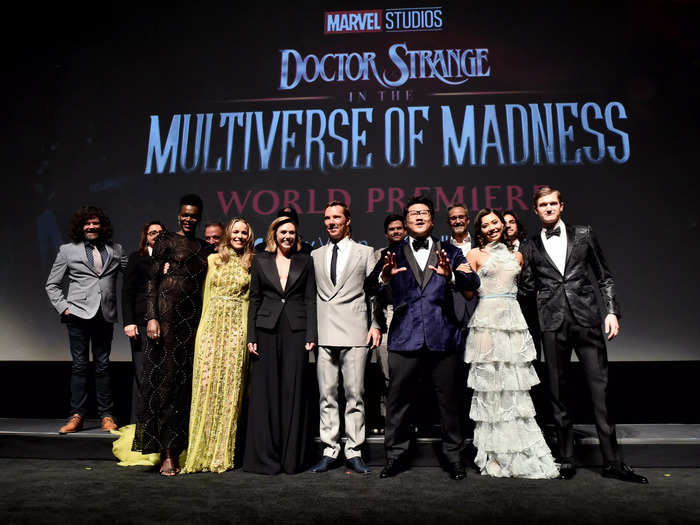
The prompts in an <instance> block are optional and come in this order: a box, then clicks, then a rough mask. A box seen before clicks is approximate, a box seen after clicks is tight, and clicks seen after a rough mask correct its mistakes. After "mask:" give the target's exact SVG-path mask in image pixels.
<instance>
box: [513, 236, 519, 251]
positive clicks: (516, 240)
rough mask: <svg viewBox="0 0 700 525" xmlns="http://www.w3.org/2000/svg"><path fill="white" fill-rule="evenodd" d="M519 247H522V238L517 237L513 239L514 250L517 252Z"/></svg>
mask: <svg viewBox="0 0 700 525" xmlns="http://www.w3.org/2000/svg"><path fill="white" fill-rule="evenodd" d="M519 248H520V239H515V240H514V241H513V251H514V252H517V251H518V249H519Z"/></svg>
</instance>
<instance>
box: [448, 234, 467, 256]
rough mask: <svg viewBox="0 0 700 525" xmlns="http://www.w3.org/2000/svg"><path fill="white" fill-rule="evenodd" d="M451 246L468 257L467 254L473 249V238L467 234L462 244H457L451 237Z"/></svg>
mask: <svg viewBox="0 0 700 525" xmlns="http://www.w3.org/2000/svg"><path fill="white" fill-rule="evenodd" d="M450 244H451V245H452V246H456V247H457V248H459V249H460V250H462V255H464V256H465V257H466V256H467V252H468V251H469V250H471V249H472V236H471V235H469V234H468V233H467V236H466V237H465V238H464V240H463V241H462V242H457V241H456V240H455V238H454V237H452V236H451V235H450Z"/></svg>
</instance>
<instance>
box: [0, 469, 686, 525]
mask: <svg viewBox="0 0 700 525" xmlns="http://www.w3.org/2000/svg"><path fill="white" fill-rule="evenodd" d="M638 472H640V473H642V474H644V475H646V476H647V477H648V478H649V480H650V484H649V485H647V486H642V485H633V484H628V483H622V482H619V481H614V480H607V479H603V478H601V476H600V474H599V473H598V472H597V471H593V470H584V469H580V470H579V472H578V475H577V476H576V478H574V479H573V480H571V481H559V480H551V481H550V480H515V479H494V478H488V477H485V476H479V475H478V474H476V473H475V472H469V474H468V476H467V479H466V480H465V481H461V482H455V481H451V480H450V479H448V478H447V475H446V474H445V473H444V472H443V471H442V470H440V469H438V468H414V469H413V470H411V471H408V472H405V473H403V474H401V475H399V476H398V477H396V478H393V479H389V480H382V479H379V477H378V470H376V469H375V472H373V473H372V475H370V476H364V477H363V476H359V475H357V474H346V473H345V470H344V469H336V470H334V471H332V472H329V473H327V474H311V473H304V474H299V475H296V476H287V475H280V476H272V477H267V476H259V475H254V474H247V473H244V472H241V471H240V470H237V471H233V472H227V473H225V474H220V475H217V474H192V475H187V476H177V477H176V478H170V479H164V478H161V477H160V476H158V475H157V474H156V473H154V472H150V471H148V469H146V468H144V467H131V468H123V467H118V466H117V465H116V463H114V462H110V461H73V460H70V461H69V460H34V459H0V473H1V479H0V522H1V523H3V524H15V523H32V524H35V523H51V524H60V523H69V522H70V523H166V524H167V523H207V524H214V523H241V524H257V523H261V524H262V523H265V524H273V523H274V524H286V523H308V524H313V525H317V524H324V523H333V524H336V525H340V524H344V523H356V524H364V523H381V524H385V525H391V524H397V525H407V524H413V523H439V524H441V525H449V524H452V523H465V524H481V523H494V524H495V523H498V524H503V523H553V522H556V523H562V524H579V523H581V524H583V523H586V524H588V523H595V524H603V523H624V524H627V523H630V524H631V523H635V524H646V523H650V524H651V523H653V524H667V523H674V524H675V523H677V524H692V523H700V501H699V500H700V469H658V468H648V469H638Z"/></svg>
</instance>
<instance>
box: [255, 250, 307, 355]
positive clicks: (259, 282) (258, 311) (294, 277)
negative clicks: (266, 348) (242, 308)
mask: <svg viewBox="0 0 700 525" xmlns="http://www.w3.org/2000/svg"><path fill="white" fill-rule="evenodd" d="M283 311H284V312H285V314H286V316H287V319H288V320H289V324H290V326H291V327H292V330H295V331H296V330H306V342H309V343H316V342H317V340H318V336H317V333H318V327H317V325H316V276H315V273H314V262H313V259H312V258H311V256H310V255H306V254H303V253H295V254H294V255H292V260H291V262H290V264H289V276H288V277H287V286H286V287H285V289H284V290H282V285H281V284H280V279H279V274H278V273H277V265H276V264H275V254H274V253H270V252H263V253H259V254H256V255H255V257H253V264H252V266H251V269H250V305H249V306H248V342H249V343H256V342H257V334H256V330H255V329H256V328H266V329H268V330H272V329H273V328H275V326H276V325H277V321H278V320H279V318H280V315H282V312H283Z"/></svg>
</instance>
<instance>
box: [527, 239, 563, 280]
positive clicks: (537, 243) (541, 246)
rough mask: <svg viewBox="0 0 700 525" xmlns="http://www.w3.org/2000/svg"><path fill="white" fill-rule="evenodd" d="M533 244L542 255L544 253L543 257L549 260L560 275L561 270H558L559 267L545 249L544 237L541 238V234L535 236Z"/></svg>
mask: <svg viewBox="0 0 700 525" xmlns="http://www.w3.org/2000/svg"><path fill="white" fill-rule="evenodd" d="M567 233H568V232H567ZM532 242H533V243H534V245H535V246H536V247H537V249H538V250H539V251H540V253H542V256H543V257H544V258H545V259H546V260H547V262H548V263H549V264H550V265H551V266H552V268H554V269H555V270H556V271H557V273H560V272H559V268H557V265H556V264H554V261H553V260H552V258H551V257H550V256H549V254H548V253H547V249H546V248H545V247H544V243H543V242H542V237H541V236H540V234H537V235H535V236H534V237H533V238H532Z"/></svg>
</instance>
